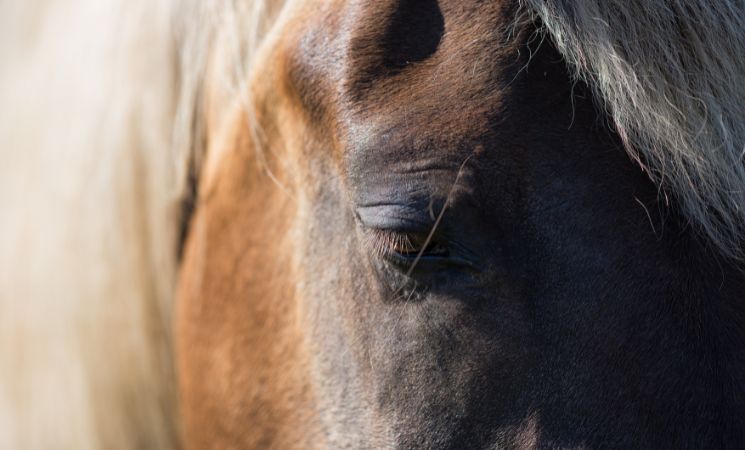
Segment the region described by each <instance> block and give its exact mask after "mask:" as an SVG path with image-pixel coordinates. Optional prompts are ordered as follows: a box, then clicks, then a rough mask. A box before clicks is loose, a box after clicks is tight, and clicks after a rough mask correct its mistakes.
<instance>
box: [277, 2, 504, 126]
mask: <svg viewBox="0 0 745 450" xmlns="http://www.w3.org/2000/svg"><path fill="white" fill-rule="evenodd" d="M515 9H516V8H515V2H514V1H506V0H505V1H491V2H484V1H477V0H462V1H461V0H457V1H456V0H439V1H438V0H380V1H375V2H369V1H347V2H345V1H335V2H330V3H328V2H325V3H324V2H321V3H319V4H317V5H312V4H311V3H308V4H305V5H304V6H303V7H302V13H301V14H299V15H298V17H299V18H298V23H299V24H300V25H299V26H298V28H297V29H298V33H297V34H296V39H295V40H294V41H293V42H292V43H291V44H290V46H291V48H290V49H289V51H288V52H287V54H288V55H290V64H289V65H288V67H289V77H290V84H292V85H293V86H294V87H295V89H296V92H297V94H298V95H299V97H300V98H301V100H302V102H303V103H304V105H305V106H306V109H308V110H312V111H318V110H321V109H326V110H327V109H332V110H333V112H332V115H334V116H336V117H337V118H338V117H344V118H355V120H369V119H370V118H371V117H374V118H377V119H380V118H381V117H383V116H386V117H387V120H389V121H400V120H403V119H404V116H406V120H408V121H410V122H411V121H417V118H420V119H421V120H420V121H421V122H424V123H429V124H433V125H434V124H435V123H438V122H440V121H441V119H442V114H441V112H442V110H441V108H442V106H443V105H448V108H458V109H459V113H460V114H459V115H458V116H457V117H456V118H455V119H456V120H460V119H462V120H461V121H462V122H464V123H466V122H468V123H474V119H475V117H477V116H480V115H481V113H482V112H483V111H484V110H485V109H488V108H489V107H490V105H494V104H495V99H497V98H498V97H499V94H500V93H501V91H502V89H503V87H504V84H506V83H502V84H500V83H499V81H500V79H507V78H509V76H508V75H505V72H506V71H505V70H504V68H505V67H506V66H510V65H516V64H515V63H516V62H517V57H516V50H515V48H514V42H512V41H510V40H508V39H507V38H506V36H508V35H510V34H511V33H510V32H509V30H508V29H509V28H510V27H511V26H512V25H513V22H514V11H515ZM309 15H310V16H309ZM509 58H512V60H511V61H509V62H510V63H511V64H504V62H505V61H508V60H509ZM453 119H454V118H453V117H451V118H450V119H449V121H450V122H453ZM440 125H444V124H442V123H441V124H440Z"/></svg>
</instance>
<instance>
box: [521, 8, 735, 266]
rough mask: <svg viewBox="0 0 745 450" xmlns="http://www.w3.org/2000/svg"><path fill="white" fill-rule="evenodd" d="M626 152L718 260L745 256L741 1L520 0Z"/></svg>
mask: <svg viewBox="0 0 745 450" xmlns="http://www.w3.org/2000/svg"><path fill="white" fill-rule="evenodd" d="M524 4H526V5H528V6H529V7H530V8H532V10H533V11H534V12H535V13H536V14H537V16H538V17H540V21H541V22H542V23H543V26H544V27H545V30H546V31H547V33H548V34H549V35H550V37H551V39H552V40H553V42H554V43H555V45H556V46H557V47H558V49H559V51H560V52H561V53H562V55H563V56H564V58H565V59H566V61H567V62H568V64H569V66H570V67H571V68H572V69H573V73H574V75H575V76H576V77H577V78H578V79H582V80H584V81H586V82H587V83H589V85H590V86H592V88H593V89H594V90H595V93H596V97H597V98H598V99H599V100H600V101H601V102H602V104H603V106H604V107H605V108H606V110H607V112H608V114H609V116H610V118H611V120H612V124H613V125H614V127H615V129H616V131H617V132H618V134H619V135H620V137H621V139H622V140H623V142H624V145H625V146H626V149H627V151H628V152H629V154H630V155H631V156H632V158H634V159H635V160H637V161H638V162H639V163H640V164H641V165H642V167H643V168H644V169H645V170H646V171H647V172H648V174H649V176H650V177H651V178H652V179H653V180H654V181H655V182H657V183H658V185H659V186H660V189H661V190H660V195H661V197H662V198H664V196H665V195H667V194H669V195H670V197H672V200H673V201H675V202H676V203H675V204H676V206H678V207H679V208H680V210H681V212H682V215H683V217H684V218H685V219H687V220H688V221H689V222H690V224H691V225H692V226H693V227H694V229H695V230H697V231H698V232H700V234H701V235H703V236H704V237H705V238H706V240H707V241H708V242H709V243H711V244H712V247H713V248H715V249H717V250H718V251H720V252H721V253H722V254H724V255H727V256H730V257H734V258H738V259H742V258H743V257H744V256H745V252H744V250H743V249H744V247H743V244H744V241H745V164H744V163H743V156H745V58H743V55H745V2H742V1H739V0H737V1H736V0H724V1H709V0H659V1H647V0H583V1H570V0H524Z"/></svg>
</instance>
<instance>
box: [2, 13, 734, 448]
mask: <svg viewBox="0 0 745 450" xmlns="http://www.w3.org/2000/svg"><path fill="white" fill-rule="evenodd" d="M522 1H523V4H524V5H525V6H527V7H529V8H530V11H531V12H532V13H533V14H535V15H536V16H537V17H540V20H541V22H542V23H543V25H544V27H545V31H546V32H547V33H548V34H549V35H550V37H551V38H552V39H553V41H554V42H555V44H556V45H557V47H558V48H559V50H560V52H561V53H562V54H563V55H564V56H565V58H566V60H567V61H568V63H569V64H570V66H571V67H572V68H573V70H574V71H575V72H574V73H575V75H576V77H577V78H580V79H583V80H585V81H587V82H588V83H589V84H590V85H591V86H593V87H594V89H595V90H596V92H597V96H598V98H599V99H602V101H603V104H604V105H605V107H606V108H607V110H608V112H609V116H610V117H611V119H612V122H613V124H614V126H615V128H616V129H617V130H618V133H619V135H620V136H621V137H622V139H623V141H624V143H625V145H626V147H627V149H628V151H629V152H630V154H631V155H632V157H634V158H635V159H637V160H639V162H640V164H642V166H643V167H645V168H646V170H647V171H648V172H649V174H650V176H651V177H652V178H653V179H654V180H655V181H657V182H658V183H660V186H661V188H662V190H661V192H669V193H670V194H671V196H672V197H673V198H674V199H675V200H676V201H678V202H679V204H680V205H681V206H682V209H683V212H684V213H685V216H686V217H687V218H688V219H689V220H690V221H691V223H693V224H694V225H695V226H696V228H697V229H698V230H700V231H701V233H702V234H703V235H705V236H706V237H708V239H709V241H710V242H711V243H712V244H713V245H714V246H716V248H718V249H719V250H720V251H721V252H722V253H724V254H726V255H729V256H735V257H742V256H743V251H742V248H743V236H745V189H743V188H745V167H744V166H743V161H742V157H743V151H744V150H745V121H743V119H742V118H743V117H745V83H743V82H742V80H743V75H744V74H745V59H743V58H742V55H745V24H744V23H743V18H744V17H745V6H743V4H742V3H741V2H708V1H704V0H690V1H686V2H682V1H672V0H670V1H660V2H647V1H641V0H631V1H599V0H598V1H582V2H569V1H559V0H554V1H551V0H522ZM282 3H283V1H272V0H253V1H239V0H234V1H227V2H204V1H200V0H183V1H179V0H160V1H144V0H142V1H135V0H129V1H127V0H66V1H62V0H25V1H23V2H3V3H2V4H0V36H2V38H3V39H0V65H1V66H0V67H1V68H2V70H0V100H2V103H1V105H2V107H1V108H0V144H1V147H0V148H2V152H3V153H2V160H3V164H2V165H0V180H2V182H3V186H2V187H3V189H2V190H1V191H0V211H2V214H0V248H1V249H2V253H0V448H9V449H10V448H13V449H47V448H70V449H94V448H158V449H168V448H176V447H178V446H179V442H178V435H179V433H178V424H177V423H176V419H175V417H176V416H177V414H176V412H175V411H176V409H175V408H176V403H177V398H176V394H175V373H174V369H173V361H172V342H171V340H172V335H171V320H172V312H171V310H172V303H171V302H172V297H173V291H174V285H175V280H176V276H177V275H176V274H177V267H178V262H177V245H178V239H179V230H180V228H181V226H182V212H181V206H182V204H183V201H184V197H185V196H188V193H189V189H188V187H189V178H190V177H189V174H190V173H191V174H195V173H198V167H199V165H200V162H201V160H202V154H203V152H204V142H205V141H206V136H205V132H206V127H205V124H204V117H203V116H204V111H205V109H207V108H208V107H209V105H204V104H203V101H202V100H203V98H204V88H205V86H206V85H209V86H210V89H218V90H220V91H221V92H219V93H217V94H216V95H217V96H218V97H220V96H222V97H225V98H230V97H232V96H235V98H236V99H238V100H237V101H240V99H243V98H244V93H243V91H242V87H243V82H244V81H245V79H246V71H247V70H248V69H247V68H248V67H249V66H250V63H251V58H252V55H253V54H254V53H255V51H256V49H257V47H258V46H259V44H260V43H261V41H262V37H263V35H264V34H265V33H266V32H267V30H268V28H269V24H270V23H271V22H272V20H271V18H272V17H274V16H275V15H276V14H277V10H278V9H279V7H280V6H281V4H282ZM206 79H209V83H206V82H205V80H206Z"/></svg>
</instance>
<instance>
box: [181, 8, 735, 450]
mask: <svg viewBox="0 0 745 450" xmlns="http://www.w3.org/2000/svg"><path fill="white" fill-rule="evenodd" d="M298 3H303V4H302V5H300V4H298V5H294V6H292V7H290V8H288V10H287V11H285V15H284V16H283V19H282V20H283V21H282V22H281V23H280V26H278V34H277V35H275V38H274V41H273V43H272V46H271V51H267V52H266V53H265V54H266V57H265V59H263V60H261V62H260V63H259V64H258V65H257V67H256V69H255V72H256V74H257V76H256V79H255V80H254V81H253V92H254V101H255V102H256V105H257V111H259V114H258V118H259V124H260V126H261V129H262V130H263V133H264V134H263V136H265V138H266V145H265V153H264V154H263V157H262V158H258V159H257V158H255V157H254V156H246V154H247V152H245V149H246V148H252V145H253V146H255V142H254V143H253V144H251V143H250V142H249V143H247V142H246V141H248V140H250V138H247V137H245V136H246V134H247V133H246V132H245V129H243V131H241V128H240V127H239V128H238V131H236V132H235V134H236V135H238V136H244V137H243V138H241V137H238V138H234V139H233V138H231V139H228V140H227V141H228V143H229V144H228V146H231V145H232V147H231V148H233V153H228V155H229V156H228V157H225V156H223V157H222V160H221V161H218V163H216V165H217V166H221V167H222V169H218V170H216V173H219V176H218V175H216V176H214V177H212V178H213V180H212V181H210V180H207V183H206V185H207V187H206V188H203V190H204V191H208V192H209V193H210V194H209V195H204V196H203V197H204V200H203V201H202V206H201V209H200V211H199V213H198V214H197V218H196V220H195V230H196V231H193V232H192V238H191V242H190V245H189V247H190V248H189V249H188V250H189V251H188V252H187V256H186V262H185V266H186V269H185V276H184V278H185V279H186V280H187V281H185V283H184V285H185V287H184V288H182V291H183V292H187V294H184V295H182V297H185V298H186V300H184V299H182V302H181V303H182V306H181V309H182V311H183V312H182V319H181V321H180V323H181V327H182V329H181V332H180V334H181V336H182V339H181V342H182V349H183V350H182V352H181V353H182V367H181V369H182V373H186V376H185V381H184V382H183V383H184V389H183V390H184V398H185V404H186V409H187V428H189V423H190V422H189V417H192V420H191V423H192V424H193V427H192V428H200V429H201V430H202V431H200V433H205V432H204V431H203V430H205V429H211V430H212V431H211V433H212V434H207V435H208V436H210V439H213V441H212V442H214V439H215V436H223V438H225V439H226V440H225V441H224V442H236V441H237V442H241V443H243V444H246V443H249V444H250V445H260V444H261V443H262V442H263V443H266V442H274V443H275V444H276V443H277V442H282V443H283V444H282V445H290V444H293V445H322V444H324V443H325V444H326V445H330V446H332V447H341V446H343V445H350V446H352V447H355V446H359V445H360V443H362V442H364V443H368V444H369V445H370V446H372V447H391V446H392V447H398V448H443V447H448V448H491V447H493V446H519V447H524V446H533V445H550V446H573V447H574V446H583V445H593V444H604V445H611V446H631V447H634V446H639V445H649V444H650V443H654V442H656V441H655V439H657V438H664V439H668V440H667V441H664V442H662V441H660V442H659V444H660V445H666V443H668V444H669V442H670V441H669V439H673V440H674V439H676V438H680V439H685V437H681V436H685V434H686V432H687V431H686V427H689V426H692V425H693V424H695V423H696V420H698V417H697V415H696V413H695V412H692V411H709V410H708V409H707V403H706V401H705V399H704V397H705V394H707V392H708V391H707V389H708V388H707V387H706V386H704V387H698V386H699V385H696V384H695V383H692V382H691V380H693V379H698V378H699V377H702V376H704V374H705V373H707V372H706V371H707V370H708V368H709V367H710V365H709V364H710V362H711V356H710V355H708V354H707V352H706V348H704V347H700V346H697V345H694V344H692V343H691V340H690V333H691V332H692V331H691V330H693V329H695V328H696V327H697V323H699V322H698V320H704V319H696V320H694V319H693V317H694V314H696V311H697V309H696V308H697V306H696V305H699V303H700V302H699V301H698V299H700V298H702V296H703V295H704V293H705V292H709V291H710V289H711V286H709V282H708V281H701V278H700V277H694V276H692V274H693V273H696V272H695V271H696V270H697V271H704V272H707V271H709V270H711V271H714V269H713V267H715V266H714V264H713V263H711V261H709V260H707V259H706V256H705V255H704V254H703V253H702V252H701V251H699V250H698V246H697V244H696V242H695V240H694V239H692V238H691V237H690V235H689V233H687V232H685V231H684V230H682V229H681V227H679V226H678V225H677V219H676V217H675V214H674V213H667V212H663V210H665V208H664V206H662V207H661V206H659V205H658V204H657V199H658V193H657V190H656V189H655V187H654V186H653V185H652V184H651V182H649V181H648V179H647V178H646V177H645V176H644V174H643V173H642V172H641V170H640V169H639V168H638V167H637V166H636V165H635V164H633V163H632V161H631V160H630V159H629V158H628V156H627V155H626V154H625V152H624V151H623V149H622V147H621V144H620V141H619V139H618V138H617V136H615V135H614V133H613V132H612V130H611V129H609V127H608V125H607V123H606V121H605V119H604V116H603V113H602V112H601V111H599V110H598V109H597V108H596V107H595V106H594V102H593V101H592V98H591V97H592V96H591V93H590V92H588V90H587V88H586V87H585V86H583V85H582V84H581V83H573V82H572V81H571V80H570V78H569V76H568V74H567V69H566V67H565V65H564V62H563V61H562V59H561V57H560V56H559V55H558V54H557V53H556V52H555V51H554V50H553V49H552V48H551V45H550V43H548V42H539V40H538V39H537V38H536V37H535V35H534V34H533V33H532V31H533V30H532V29H530V27H529V26H528V27H526V25H525V24H524V23H520V22H518V21H516V19H515V18H516V15H517V12H518V7H517V5H516V2H511V1H493V2H480V1H475V0H474V1H455V0H454V1H449V0H446V1H434V0H431V1H430V0H427V1H422V2H414V1H413V0H385V1H375V2H341V1H337V2H298ZM237 123H242V122H241V121H238V122H237ZM236 143H237V144H236ZM236 149H237V150H236ZM241 149H243V150H241ZM231 155H232V156H231ZM257 160H260V161H264V164H265V165H266V168H265V169H266V170H267V171H269V172H272V173H273V177H274V178H275V179H277V181H278V183H277V184H279V185H281V186H282V187H281V188H280V187H277V186H276V185H275V183H272V182H270V181H268V178H266V177H265V176H264V175H263V174H262V170H263V169H261V168H251V169H249V168H247V167H257V164H256V161H257ZM258 180H261V181H258ZM221 199H222V200H221ZM665 211H666V210H665ZM214 223H219V224H220V225H219V226H212V228H210V226H209V224H214ZM205 230H206V231H205ZM194 235H196V237H195V236H194ZM236 243H240V245H236ZM195 249H197V250H195ZM199 249H202V250H199ZM210 251H211V252H212V253H210ZM205 255H207V256H205ZM209 255H212V256H209ZM225 255H231V256H230V257H229V258H228V257H226V256H225ZM218 256H219V257H220V258H221V259H222V260H226V258H227V259H228V260H230V261H233V263H231V264H227V266H226V265H223V266H220V267H217V268H215V267H213V266H210V267H208V268H205V267H204V265H205V264H204V261H210V260H215V259H217V258H218ZM707 261H708V262H707ZM694 262H695V263H694ZM200 264H201V265H200ZM228 269H229V270H228ZM226 271H227V272H230V274H229V275H226ZM195 273H198V274H199V275H198V277H197V276H196V275H194V274H195ZM195 277H196V278H199V283H198V284H196V283H195V282H192V281H190V280H193V279H194V278H195ZM220 280H222V281H220ZM236 280H238V281H236ZM717 280H720V279H717ZM718 282H719V281H717V283H718ZM220 283H225V284H226V285H227V286H223V285H221V284H220ZM730 284H731V283H729V284H728V283H724V284H722V285H721V286H720V288H719V291H718V292H720V294H721V295H722V296H726V293H727V292H730V291H731V292H736V290H737V287H736V286H734V287H733V286H730ZM189 292H191V293H196V294H188V293H189ZM192 297H194V298H201V299H202V300H200V301H201V304H202V305H201V306H194V305H195V303H197V304H200V301H197V300H191V303H189V298H192ZM210 297H211V298H212V300H210ZM205 305H206V306H205ZM205 308H206V309H205ZM278 316H281V317H278ZM194 343H199V346H196V347H195V346H193V345H191V344H194ZM200 348H201V350H200ZM671 349H675V350H674V351H671ZM692 361H695V363H691V362H692ZM210 376H211V377H213V378H216V379H219V380H221V381H220V383H221V384H222V385H224V386H223V387H221V388H219V389H216V388H214V387H206V386H207V384H208V383H206V382H205V381H204V380H205V379H209V377H210ZM671 377H672V378H671ZM671 379H674V380H675V382H674V388H671V389H668V390H667V391H666V392H665V393H664V395H661V394H660V395H658V394H657V387H658V386H670V384H669V383H673V382H672V381H670V380H671ZM682 399H686V401H690V402H692V403H694V404H695V405H696V408H698V407H700V408H702V409H696V408H693V409H691V410H690V411H681V410H674V411H673V410H671V408H670V405H671V402H673V403H674V402H676V401H678V400H680V401H681V402H683V400H682ZM699 400H700V401H701V402H700V403H699ZM197 410H200V411H202V412H201V413H199V412H195V411H197ZM244 422H245V423H244ZM197 424H198V425H197ZM208 424H212V425H213V426H211V427H210V425H208ZM241 424H243V425H241ZM660 430H664V432H662V433H660ZM197 435H199V433H197ZM201 436H204V434H202V435H201ZM226 436H227V437H226ZM236 436H239V437H240V439H239V438H237V437H236ZM288 436H292V437H291V438H288ZM231 439H233V440H231ZM681 442H682V441H681ZM705 442H708V441H705ZM705 442H704V443H705ZM319 443H320V444H319ZM246 445H248V444H246Z"/></svg>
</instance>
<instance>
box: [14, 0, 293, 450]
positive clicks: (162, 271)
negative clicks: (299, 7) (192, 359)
mask: <svg viewBox="0 0 745 450" xmlns="http://www.w3.org/2000/svg"><path fill="white" fill-rule="evenodd" d="M279 3H280V2H277V1H272V0H253V1H235V2H230V1H229V2H203V1H200V0H161V1H158V2H149V1H132V0H65V1H62V0H28V1H24V2H3V3H2V4H0V37H2V39H0V66H1V67H2V70H1V71H0V99H2V103H0V104H1V105H2V106H0V143H2V146H1V147H0V148H1V149H2V152H3V153H2V159H3V164H2V165H0V180H2V182H3V189H2V193H0V209H2V211H3V212H2V214H0V242H1V245H0V248H2V250H3V251H2V252H0V374H1V375H0V448H13V449H36V448H71V449H73V448H74V449H93V448H158V449H168V448H177V447H178V446H179V442H178V439H179V438H178V436H179V431H178V426H179V425H178V423H177V420H176V419H175V418H176V417H177V413H176V409H175V408H176V403H177V397H176V382H175V381H176V380H175V370H174V367H173V357H172V331H171V322H172V299H173V296H174V289H175V284H176V279H177V268H178V256H177V253H178V244H179V237H180V236H179V229H180V228H181V227H182V225H181V224H182V222H183V217H182V205H183V204H184V200H185V198H187V197H188V194H189V189H188V188H189V185H190V183H189V180H190V176H189V175H190V173H191V174H192V175H193V174H194V173H195V172H196V171H198V163H199V159H200V155H201V153H202V152H203V142H204V129H205V127H204V124H203V120H202V118H201V115H202V114H203V109H204V106H203V105H202V104H201V101H200V99H201V98H202V93H203V92H202V86H203V85H204V80H205V78H206V77H207V76H208V72H210V65H211V64H213V63H214V60H215V59H216V57H215V53H216V52H215V51H214V49H215V48H216V47H218V46H220V47H222V48H224V50H223V52H224V53H226V54H229V55H230V57H223V59H224V60H226V61H228V62H231V63H232V62H235V61H239V62H240V67H241V68H245V67H246V65H247V64H248V63H249V62H250V56H251V54H252V52H253V49H254V48H255V47H256V46H257V43H258V42H259V40H260V38H261V33H264V32H265V31H266V28H267V26H266V24H265V22H266V21H265V20H264V18H265V17H268V15H269V14H268V11H274V10H276V5H277V4H279ZM208 4H209V5H208ZM218 4H219V6H218ZM210 5H211V6H210ZM272 5H275V6H272ZM229 30H230V31H231V32H228V31H229ZM231 33H241V35H240V36H241V38H240V40H238V39H237V38H236V36H237V34H231ZM218 40H219V42H218ZM233 67H234V68H237V67H239V65H238V64H233ZM221 71H222V69H220V70H214V71H212V72H215V73H218V72H221ZM225 73H226V74H228V72H227V71H225ZM229 74H230V75H231V76H232V77H233V78H232V79H231V80H229V81H225V82H224V83H223V81H224V80H217V83H218V84H221V85H225V87H226V88H228V86H229V85H230V87H231V88H232V87H234V86H237V85H238V84H239V82H238V80H239V79H241V77H242V76H243V74H242V73H240V72H236V71H233V72H229ZM242 80H245V79H242ZM190 168H191V169H190Z"/></svg>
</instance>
